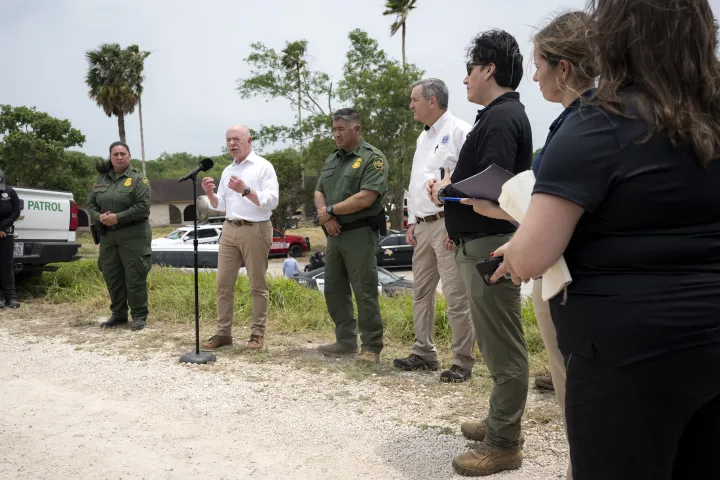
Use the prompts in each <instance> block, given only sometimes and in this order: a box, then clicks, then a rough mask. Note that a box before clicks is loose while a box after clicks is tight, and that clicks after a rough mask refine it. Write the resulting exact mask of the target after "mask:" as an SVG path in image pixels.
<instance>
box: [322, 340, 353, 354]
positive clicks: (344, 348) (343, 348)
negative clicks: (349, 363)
mask: <svg viewBox="0 0 720 480" xmlns="http://www.w3.org/2000/svg"><path fill="white" fill-rule="evenodd" d="M357 351H358V347H357V345H348V344H344V343H337V342H335V343H330V344H328V345H320V346H319V347H318V352H320V353H321V354H323V355H325V356H328V357H342V356H345V355H355V354H356V353H357Z"/></svg>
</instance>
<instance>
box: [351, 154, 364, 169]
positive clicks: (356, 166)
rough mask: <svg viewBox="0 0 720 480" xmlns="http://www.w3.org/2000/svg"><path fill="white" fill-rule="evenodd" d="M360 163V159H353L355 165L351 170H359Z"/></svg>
mask: <svg viewBox="0 0 720 480" xmlns="http://www.w3.org/2000/svg"><path fill="white" fill-rule="evenodd" d="M361 163H362V158H360V157H358V158H356V159H355V163H353V164H352V168H354V169H356V170H357V169H358V168H360V164H361Z"/></svg>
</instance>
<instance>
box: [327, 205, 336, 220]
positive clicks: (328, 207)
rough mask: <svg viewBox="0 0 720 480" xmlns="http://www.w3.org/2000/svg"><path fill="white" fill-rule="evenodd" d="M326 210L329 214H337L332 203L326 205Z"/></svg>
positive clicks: (332, 215)
mask: <svg viewBox="0 0 720 480" xmlns="http://www.w3.org/2000/svg"><path fill="white" fill-rule="evenodd" d="M325 211H326V212H327V213H328V215H330V216H331V217H334V216H335V214H333V206H332V205H328V206H327V207H325Z"/></svg>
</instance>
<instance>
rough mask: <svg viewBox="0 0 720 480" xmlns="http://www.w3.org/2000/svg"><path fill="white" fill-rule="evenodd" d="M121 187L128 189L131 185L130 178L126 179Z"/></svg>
mask: <svg viewBox="0 0 720 480" xmlns="http://www.w3.org/2000/svg"><path fill="white" fill-rule="evenodd" d="M123 185H125V186H126V187H129V186H130V185H132V178H128V179H126V180H125V183H124V184H123Z"/></svg>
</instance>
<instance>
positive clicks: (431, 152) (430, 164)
mask: <svg viewBox="0 0 720 480" xmlns="http://www.w3.org/2000/svg"><path fill="white" fill-rule="evenodd" d="M471 129H472V126H471V125H470V124H469V123H467V122H464V121H462V120H460V119H459V118H457V117H455V116H454V115H453V114H452V113H450V110H447V111H446V112H445V113H444V114H443V116H442V117H440V118H439V119H438V120H437V121H436V122H435V123H434V124H433V125H431V126H430V128H426V129H424V130H423V131H422V133H421V134H420V136H419V137H418V139H417V147H416V149H415V156H414V157H413V164H412V173H411V174H410V185H409V186H408V193H407V207H408V225H410V224H413V223H416V222H417V220H416V218H417V217H427V216H429V215H434V214H436V213H438V212H442V210H443V209H442V207H437V206H435V204H433V202H432V201H431V200H430V198H429V197H428V195H427V192H426V190H425V187H426V185H427V183H428V180H431V179H433V178H435V179H437V180H440V169H441V168H445V167H448V168H450V172H451V173H452V171H453V170H455V165H456V164H457V161H458V156H459V155H460V149H461V148H462V146H463V143H465V138H466V137H467V135H468V133H470V130H471Z"/></svg>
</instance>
